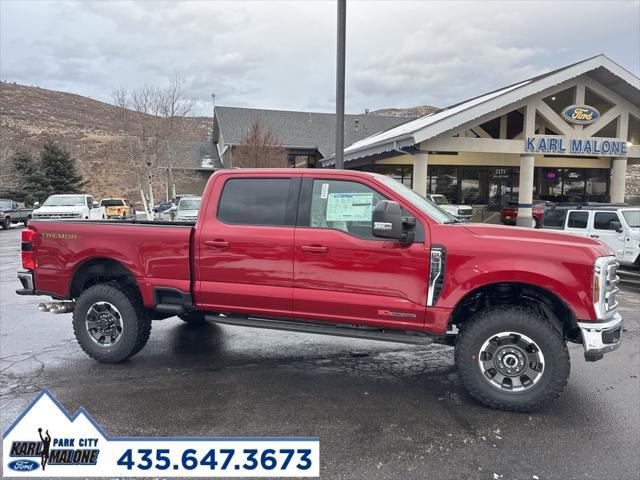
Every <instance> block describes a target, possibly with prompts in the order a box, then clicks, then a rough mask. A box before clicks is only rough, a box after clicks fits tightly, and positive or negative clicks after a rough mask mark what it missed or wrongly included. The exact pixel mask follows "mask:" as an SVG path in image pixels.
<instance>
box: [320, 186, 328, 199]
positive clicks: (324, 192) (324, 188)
mask: <svg viewBox="0 0 640 480" xmlns="http://www.w3.org/2000/svg"><path fill="white" fill-rule="evenodd" d="M327 195H329V184H328V183H323V184H322V190H320V198H327Z"/></svg>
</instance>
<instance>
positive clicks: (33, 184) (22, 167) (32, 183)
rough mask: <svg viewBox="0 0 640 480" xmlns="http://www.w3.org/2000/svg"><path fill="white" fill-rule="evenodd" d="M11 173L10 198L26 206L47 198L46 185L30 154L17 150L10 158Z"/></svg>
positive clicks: (38, 166)
mask: <svg viewBox="0 0 640 480" xmlns="http://www.w3.org/2000/svg"><path fill="white" fill-rule="evenodd" d="M11 172H12V174H13V182H12V183H13V188H11V190H10V195H9V196H10V197H11V198H12V199H14V200H16V201H19V202H25V203H26V204H27V205H31V204H33V202H35V201H36V200H38V201H41V202H42V201H43V200H44V199H46V198H47V192H48V190H49V189H48V183H47V180H46V178H45V176H44V174H43V172H42V169H41V168H40V165H39V164H38V162H36V161H35V160H34V159H33V157H32V156H31V153H29V152H27V151H24V150H19V151H18V152H16V153H15V154H14V155H13V156H12V157H11Z"/></svg>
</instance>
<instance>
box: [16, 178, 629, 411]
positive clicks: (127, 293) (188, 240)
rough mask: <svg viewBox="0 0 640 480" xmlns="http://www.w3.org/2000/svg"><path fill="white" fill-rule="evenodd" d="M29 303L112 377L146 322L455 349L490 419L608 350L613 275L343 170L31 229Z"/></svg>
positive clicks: (530, 400) (26, 263)
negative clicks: (138, 212)
mask: <svg viewBox="0 0 640 480" xmlns="http://www.w3.org/2000/svg"><path fill="white" fill-rule="evenodd" d="M22 240H23V242H22V263H23V267H24V269H25V271H23V272H19V274H18V277H19V279H20V281H21V282H22V288H21V289H20V290H18V291H17V293H19V294H21V295H49V296H51V297H53V298H54V299H55V300H57V301H56V302H50V303H45V304H41V306H40V308H41V310H51V311H54V312H57V313H64V312H71V311H73V328H74V331H75V335H76V338H77V340H78V343H79V344H80V346H81V347H82V348H83V349H84V351H85V352H86V353H87V354H88V355H89V356H90V357H92V358H94V359H96V360H98V361H101V362H109V363H112V362H121V361H123V360H126V359H128V358H129V357H131V356H133V355H135V354H136V353H137V352H138V351H140V350H141V349H142V348H143V347H144V345H145V343H146V342H147V340H148V338H149V333H150V330H151V321H152V319H161V318H166V317H170V316H174V315H178V316H179V317H180V318H182V319H183V320H185V321H188V322H201V321H205V320H209V321H213V322H218V323H223V324H231V325H240V326H248V327H255V328H269V329H278V330H289V331H296V332H308V333H317V334H328V335H339V336H346V337H356V338H364V339H374V340H388V341H392V342H403V343H409V344H428V343H433V342H439V343H445V344H449V345H453V346H455V362H456V366H457V369H458V373H459V375H460V377H461V378H462V382H463V384H464V386H465V387H466V389H467V390H468V392H469V393H470V394H471V395H472V396H473V397H475V398H476V399H478V400H479V401H480V402H482V403H484V404H486V405H488V406H490V407H494V408H501V409H508V410H517V411H528V410H532V409H536V408H539V407H542V406H545V405H548V404H550V403H551V402H552V401H553V400H554V399H555V398H556V397H557V396H558V395H559V394H560V393H561V391H562V390H563V388H564V386H565V384H566V382H567V379H568V376H569V369H570V362H569V353H568V350H567V346H566V342H567V341H570V342H575V343H581V344H583V345H584V354H585V357H586V359H587V360H591V361H594V360H598V359H600V358H602V356H603V354H604V353H605V352H609V351H611V350H614V349H616V348H617V347H618V345H619V343H620V335H621V332H622V325H623V322H622V317H621V316H620V314H619V313H618V312H617V311H616V306H617V301H616V293H617V291H618V289H617V286H616V284H617V282H618V278H617V274H616V269H617V263H616V261H615V258H614V257H613V254H612V252H611V251H610V250H609V249H608V248H607V247H606V246H605V245H603V244H602V243H600V242H597V241H594V240H591V239H588V238H581V237H577V236H570V235H565V234H560V233H555V232H549V231H540V230H531V229H522V228H507V227H503V226H499V225H481V224H468V223H461V222H459V221H458V220H456V219H455V218H453V217H451V216H450V215H449V214H447V213H446V212H443V211H442V210H440V209H439V208H438V207H437V206H435V205H434V204H433V203H431V202H429V201H428V200H426V199H424V198H423V197H421V196H420V195H417V194H416V193H414V192H413V191H412V190H410V189H408V188H407V187H405V186H403V185H402V184H401V183H399V182H397V181H395V180H392V179H390V178H388V177H385V176H382V175H377V174H374V173H366V172H356V171H342V170H340V171H335V170H293V169H279V170H224V171H220V172H217V173H215V174H214V175H212V176H211V178H210V180H209V182H208V184H207V187H206V189H205V191H204V194H203V197H202V207H201V210H200V213H199V215H198V219H197V221H196V223H195V225H194V224H187V223H177V222H144V221H142V222H132V221H110V222H104V221H83V222H75V221H33V222H31V223H30V224H29V228H28V229H27V230H25V231H24V232H23V237H22Z"/></svg>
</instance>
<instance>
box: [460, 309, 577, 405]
mask: <svg viewBox="0 0 640 480" xmlns="http://www.w3.org/2000/svg"><path fill="white" fill-rule="evenodd" d="M455 362H456V367H457V369H458V374H459V375H460V377H461V379H462V383H463V385H464V387H465V388H466V390H467V391H468V392H469V393H470V394H471V396H473V397H474V398H475V399H476V400H478V401H479V402H481V403H483V404H484V405H487V406H489V407H491V408H496V409H500V410H512V411H518V412H527V411H531V410H536V409H539V408H543V407H546V406H548V405H550V404H551V403H553V401H554V400H555V399H556V398H557V397H558V396H559V395H560V394H561V393H562V390H563V389H564V387H565V385H566V384H567V379H568V378H569V372H570V370H571V365H570V360H569V351H568V350H567V346H566V344H565V342H564V339H563V338H562V334H561V333H560V332H559V331H558V329H556V328H555V327H554V326H553V325H551V323H549V321H547V320H546V319H545V318H544V317H542V316H541V315H539V314H538V313H536V312H534V311H532V310H529V309H527V308H524V307H519V306H513V305H504V306H498V307H491V308H488V309H486V310H483V311H481V312H479V313H478V314H477V315H476V316H475V317H474V318H472V319H471V320H469V321H468V322H467V323H464V324H463V325H462V328H461V331H460V335H459V338H458V341H457V343H456V348H455Z"/></svg>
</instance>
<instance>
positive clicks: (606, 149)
mask: <svg viewBox="0 0 640 480" xmlns="http://www.w3.org/2000/svg"><path fill="white" fill-rule="evenodd" d="M524 151H525V152H527V153H547V154H556V155H593V156H601V157H626V156H627V155H628V154H629V152H628V150H627V142H625V141H624V140H621V139H619V138H589V139H583V138H567V137H558V136H552V135H536V136H534V137H527V138H526V139H525V143H524Z"/></svg>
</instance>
